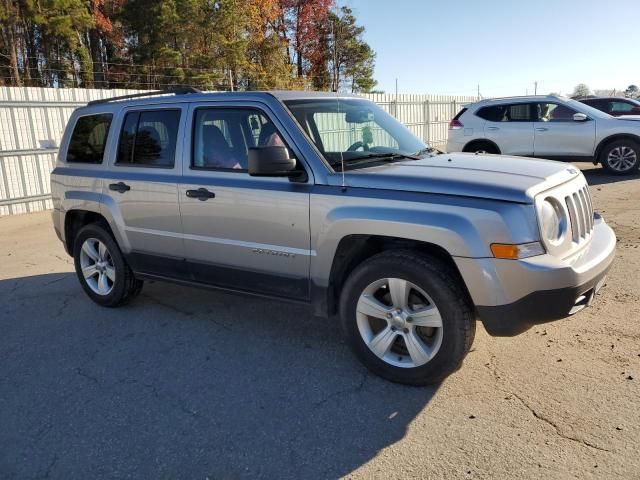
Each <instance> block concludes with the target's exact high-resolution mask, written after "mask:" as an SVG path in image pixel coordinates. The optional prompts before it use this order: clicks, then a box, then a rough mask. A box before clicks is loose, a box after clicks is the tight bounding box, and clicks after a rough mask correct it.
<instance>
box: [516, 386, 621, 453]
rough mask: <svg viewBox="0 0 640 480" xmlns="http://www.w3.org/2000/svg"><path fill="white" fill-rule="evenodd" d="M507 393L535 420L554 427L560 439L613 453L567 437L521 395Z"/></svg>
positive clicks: (580, 439)
mask: <svg viewBox="0 0 640 480" xmlns="http://www.w3.org/2000/svg"><path fill="white" fill-rule="evenodd" d="M505 393H508V394H509V395H511V396H513V397H514V398H516V399H517V400H518V401H519V402H520V403H521V404H522V405H524V406H525V407H526V408H527V409H528V410H529V411H530V412H531V414H532V415H533V416H534V417H535V418H537V419H538V420H541V421H542V422H544V423H546V424H547V425H550V426H551V427H553V429H554V430H555V431H556V435H558V436H560V437H562V438H564V439H566V440H571V441H572V442H576V443H578V444H580V445H584V446H586V447H589V448H593V449H596V450H600V451H601V452H608V453H611V450H607V449H606V448H603V447H599V446H598V445H595V444H593V443H591V442H587V441H586V440H584V439H582V438H577V437H572V436H571V435H567V434H566V433H563V432H562V430H560V427H558V425H556V423H555V422H554V421H553V420H550V419H549V418H547V417H545V416H544V415H542V414H541V413H539V412H537V411H536V410H535V409H534V408H533V407H532V406H531V405H529V404H528V403H527V402H526V401H525V400H524V399H523V398H522V397H521V396H520V395H518V394H517V393H513V392H505Z"/></svg>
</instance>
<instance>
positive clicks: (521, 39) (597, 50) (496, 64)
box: [337, 0, 640, 97]
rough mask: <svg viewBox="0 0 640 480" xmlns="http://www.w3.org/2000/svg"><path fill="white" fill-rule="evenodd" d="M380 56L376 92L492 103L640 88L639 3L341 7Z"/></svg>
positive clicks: (448, 0) (349, 0)
mask: <svg viewBox="0 0 640 480" xmlns="http://www.w3.org/2000/svg"><path fill="white" fill-rule="evenodd" d="M337 3H338V5H339V6H343V5H346V6H349V7H351V8H352V9H353V10H354V13H355V14H356V18H357V19H358V22H359V23H360V24H361V25H363V26H364V27H365V28H366V31H365V34H364V38H365V40H366V41H367V42H368V43H369V45H371V47H372V48H373V49H374V50H375V52H376V54H377V56H376V71H375V79H376V80H377V81H378V85H377V87H376V89H378V90H383V91H385V92H387V93H393V92H395V82H396V78H397V79H398V91H399V92H400V93H429V94H440V95H476V92H477V89H478V85H480V93H481V95H483V96H485V97H496V96H507V95H525V94H527V93H528V94H533V93H534V82H535V81H537V82H538V94H548V93H551V92H554V93H562V94H571V92H572V91H573V88H574V87H575V85H577V84H578V83H585V84H587V85H588V86H589V87H590V88H591V89H592V90H594V89H613V88H617V89H625V88H626V87H627V86H629V85H630V84H636V85H640V0H608V1H603V0H599V1H595V0H534V1H528V2H525V1H523V0H510V1H507V0H393V1H389V0H337Z"/></svg>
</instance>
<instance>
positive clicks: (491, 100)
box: [474, 95, 568, 105]
mask: <svg viewBox="0 0 640 480" xmlns="http://www.w3.org/2000/svg"><path fill="white" fill-rule="evenodd" d="M550 99H553V100H558V99H561V100H568V98H566V97H561V96H559V95H522V96H515V97H499V98H485V99H484V100H480V101H478V102H475V103H474V105H490V104H492V103H502V102H537V101H540V100H550Z"/></svg>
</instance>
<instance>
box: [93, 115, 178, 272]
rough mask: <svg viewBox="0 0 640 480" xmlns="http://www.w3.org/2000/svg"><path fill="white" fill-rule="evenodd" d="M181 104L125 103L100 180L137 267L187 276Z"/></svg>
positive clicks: (142, 269) (131, 258)
mask: <svg viewBox="0 0 640 480" xmlns="http://www.w3.org/2000/svg"><path fill="white" fill-rule="evenodd" d="M186 110H187V108H186V107H184V106H166V107H165V106H144V107H129V108H125V109H124V111H123V112H122V113H121V115H120V123H119V126H120V135H119V139H118V143H117V147H116V148H114V149H112V154H111V157H112V158H110V165H109V172H108V174H107V177H106V179H105V182H104V187H103V188H104V192H105V197H106V198H107V199H108V202H109V203H110V204H111V205H112V206H113V208H112V211H113V212H114V216H115V217H116V218H115V221H116V223H118V224H119V227H120V231H121V232H124V234H125V238H124V239H123V243H124V245H122V246H121V247H122V248H123V250H124V251H125V254H126V255H127V258H128V260H129V262H130V263H131V265H132V267H133V269H134V270H135V271H137V272H143V273H148V274H156V275H162V276H171V277H185V276H186V267H185V262H184V243H183V238H182V225H181V219H180V209H179V205H178V179H179V177H180V175H181V162H180V159H181V157H182V148H181V142H179V141H178V139H179V138H182V135H183V131H184V126H183V125H182V122H181V120H182V119H183V118H184V117H185V116H186Z"/></svg>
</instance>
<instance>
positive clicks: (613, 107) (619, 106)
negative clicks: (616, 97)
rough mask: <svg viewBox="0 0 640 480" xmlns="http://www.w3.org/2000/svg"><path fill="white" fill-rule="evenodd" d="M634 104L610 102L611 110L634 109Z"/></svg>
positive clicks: (624, 110) (625, 110)
mask: <svg viewBox="0 0 640 480" xmlns="http://www.w3.org/2000/svg"><path fill="white" fill-rule="evenodd" d="M633 107H634V106H633V105H632V104H630V103H627V102H611V103H609V111H610V112H630V111H631V110H633Z"/></svg>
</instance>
